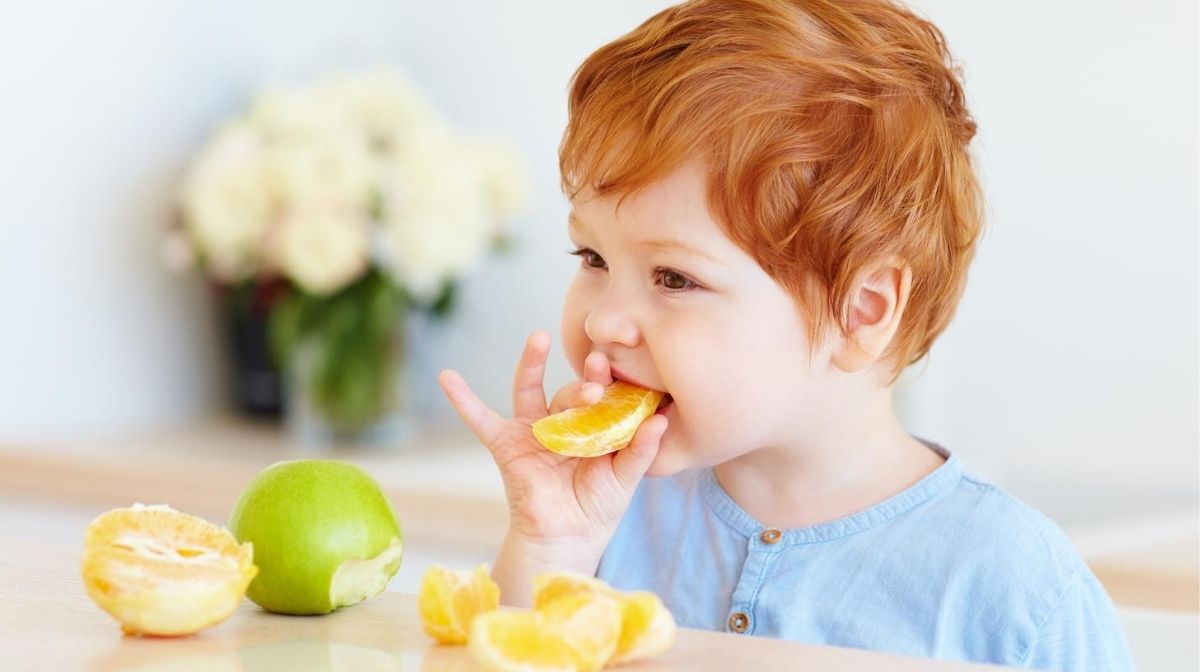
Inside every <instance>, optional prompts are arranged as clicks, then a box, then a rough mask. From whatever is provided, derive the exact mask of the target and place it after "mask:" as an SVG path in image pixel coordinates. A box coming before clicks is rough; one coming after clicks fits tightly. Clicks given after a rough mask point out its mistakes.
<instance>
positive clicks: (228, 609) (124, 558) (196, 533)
mask: <svg viewBox="0 0 1200 672" xmlns="http://www.w3.org/2000/svg"><path fill="white" fill-rule="evenodd" d="M253 557H254V552H253V548H252V547H251V545H250V544H241V545H239V544H238V542H237V540H236V539H234V537H233V535H232V534H230V533H229V531H228V530H225V529H224V528H221V527H218V526H216V525H213V524H212V523H210V522H208V521H206V520H203V519H201V518H197V517H195V516H190V515H188V514H186V513H181V512H179V511H175V510H173V509H171V508H169V507H165V506H159V507H147V506H141V505H134V506H133V507H132V508H128V509H114V510H112V511H109V512H108V513H105V514H103V515H101V516H100V517H98V518H96V519H95V520H94V521H92V523H91V524H90V525H88V527H87V531H86V532H85V535H84V546H83V560H82V572H83V582H84V585H85V587H86V588H87V592H88V596H89V597H91V598H92V600H94V601H95V602H96V604H98V605H100V607H101V608H102V609H104V610H105V611H106V612H108V613H109V614H110V615H111V616H112V617H113V618H115V619H117V621H119V622H120V623H121V627H122V629H123V630H124V631H125V632H127V633H129V634H145V635H163V636H171V635H187V634H191V633H193V632H196V631H198V630H201V629H203V628H206V627H209V626H211V625H215V624H217V623H219V622H221V621H223V620H225V619H226V618H228V617H229V616H230V615H231V614H232V613H233V612H234V611H235V610H236V609H237V606H238V604H239V603H240V602H241V600H242V597H243V596H244V595H245V593H246V587H247V586H248V585H249V584H250V580H251V579H253V578H254V575H255V574H256V573H257V572H258V569H257V568H256V567H255V566H254V562H253Z"/></svg>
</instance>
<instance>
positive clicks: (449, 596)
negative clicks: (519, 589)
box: [417, 565, 500, 644]
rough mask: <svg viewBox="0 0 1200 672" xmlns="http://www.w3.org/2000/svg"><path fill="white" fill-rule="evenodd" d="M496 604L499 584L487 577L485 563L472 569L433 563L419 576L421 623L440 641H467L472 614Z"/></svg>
mask: <svg viewBox="0 0 1200 672" xmlns="http://www.w3.org/2000/svg"><path fill="white" fill-rule="evenodd" d="M499 604H500V586H497V585H496V582H495V581H492V577H490V576H488V568H487V565H480V566H479V567H476V568H475V571H473V572H460V571H455V570H453V569H447V568H445V567H442V566H440V565H434V566H433V567H430V568H429V570H428V571H427V572H425V576H424V577H422V578H421V589H420V592H419V593H418V594H417V611H419V612H420V614H421V624H422V625H423V626H424V628H425V632H426V633H428V634H429V636H430V637H433V638H434V639H436V640H437V641H439V642H441V643H442V644H466V643H467V636H468V635H469V634H470V633H471V623H472V621H474V620H475V617H476V616H478V615H479V614H482V613H484V612H487V611H492V610H494V609H496V607H497V606H499Z"/></svg>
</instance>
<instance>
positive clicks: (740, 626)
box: [729, 611, 750, 633]
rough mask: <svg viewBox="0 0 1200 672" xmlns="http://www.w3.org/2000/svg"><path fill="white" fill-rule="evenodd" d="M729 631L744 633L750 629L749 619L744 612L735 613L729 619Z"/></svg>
mask: <svg viewBox="0 0 1200 672" xmlns="http://www.w3.org/2000/svg"><path fill="white" fill-rule="evenodd" d="M729 629H730V630H732V631H734V632H738V633H741V632H745V631H747V630H749V629H750V617H749V616H747V615H746V614H745V612H741V611H736V612H734V613H733V615H732V616H730V617H729Z"/></svg>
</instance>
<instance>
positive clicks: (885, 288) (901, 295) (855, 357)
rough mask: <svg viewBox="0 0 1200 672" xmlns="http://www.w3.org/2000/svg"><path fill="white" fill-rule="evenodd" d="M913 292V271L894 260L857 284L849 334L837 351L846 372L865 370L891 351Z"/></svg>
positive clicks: (869, 271)
mask: <svg viewBox="0 0 1200 672" xmlns="http://www.w3.org/2000/svg"><path fill="white" fill-rule="evenodd" d="M911 290H912V269H911V268H910V267H909V265H908V264H907V263H905V262H904V260H903V259H899V258H893V259H889V260H888V261H886V262H884V263H882V264H878V265H876V266H873V267H871V268H869V269H867V270H866V271H865V272H863V273H862V274H861V275H860V276H859V278H858V280H857V281H856V282H855V284H854V289H853V290H852V292H851V294H850V304H849V306H848V307H847V308H848V312H847V321H846V331H845V334H844V335H843V336H842V338H841V339H839V342H838V345H837V347H836V348H835V350H834V352H833V363H834V364H835V365H836V366H837V367H838V368H839V369H841V370H842V371H845V372H847V373H853V372H856V371H862V370H863V369H866V368H868V367H870V366H872V365H873V364H875V362H877V361H879V358H880V357H881V356H882V355H883V353H884V351H885V350H887V347H888V344H890V343H891V342H892V338H893V337H894V336H895V335H896V329H898V328H899V327H900V318H901V316H903V315H904V306H905V305H906V304H907V303H908V296H909V292H910V291H911Z"/></svg>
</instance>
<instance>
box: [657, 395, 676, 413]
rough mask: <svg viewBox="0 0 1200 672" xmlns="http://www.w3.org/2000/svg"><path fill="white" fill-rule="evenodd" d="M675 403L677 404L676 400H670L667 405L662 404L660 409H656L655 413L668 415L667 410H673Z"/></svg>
mask: <svg viewBox="0 0 1200 672" xmlns="http://www.w3.org/2000/svg"><path fill="white" fill-rule="evenodd" d="M674 405H675V400H674V399H672V400H671V401H668V402H667V403H666V405H665V406H662V407H660V408H659V409H658V410H656V411H654V414H655V415H666V414H667V411H669V410H671V408H672V407H673V406H674Z"/></svg>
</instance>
